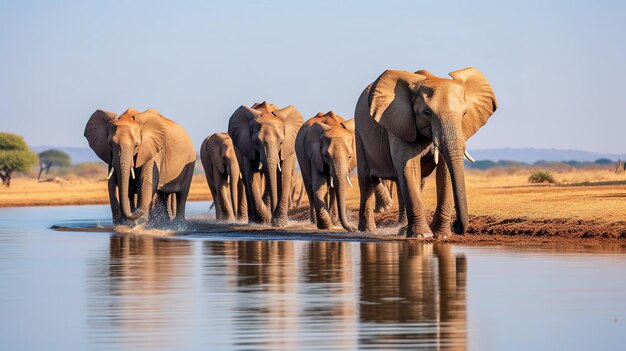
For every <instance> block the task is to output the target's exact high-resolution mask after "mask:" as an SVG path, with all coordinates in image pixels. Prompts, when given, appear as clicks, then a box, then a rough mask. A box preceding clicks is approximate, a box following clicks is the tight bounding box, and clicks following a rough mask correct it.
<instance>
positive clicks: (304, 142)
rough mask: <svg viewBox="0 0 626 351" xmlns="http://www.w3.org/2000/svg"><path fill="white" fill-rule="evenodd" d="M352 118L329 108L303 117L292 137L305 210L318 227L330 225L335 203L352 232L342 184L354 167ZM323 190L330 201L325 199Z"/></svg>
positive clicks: (344, 188)
mask: <svg viewBox="0 0 626 351" xmlns="http://www.w3.org/2000/svg"><path fill="white" fill-rule="evenodd" d="M355 151H356V146H355V143H354V119H351V120H349V121H346V120H345V119H344V118H342V117H341V116H339V115H337V114H335V113H334V112H332V111H330V112H328V113H326V114H322V113H321V112H320V113H318V114H317V115H316V116H314V117H312V118H311V119H309V120H307V121H306V122H305V123H304V124H303V125H302V127H301V128H300V130H299V131H298V135H297V137H296V156H297V158H298V163H299V164H300V170H301V172H302V180H303V182H304V187H305V189H306V191H307V194H308V197H309V211H310V212H309V213H310V215H311V219H313V218H315V220H314V222H315V223H316V224H317V227H318V228H319V229H330V227H331V226H332V224H333V218H332V217H333V215H332V214H331V212H332V211H333V208H334V206H335V202H336V206H337V207H336V209H337V214H338V216H339V220H340V222H341V225H342V226H343V228H344V229H345V230H346V231H349V232H352V231H355V230H356V227H354V226H352V225H351V224H350V223H348V218H347V216H346V191H347V190H346V188H347V187H348V185H349V186H350V187H352V182H351V181H350V177H349V174H350V172H351V171H352V170H353V169H354V168H356V155H355ZM326 194H328V195H329V196H330V198H331V201H325V198H326Z"/></svg>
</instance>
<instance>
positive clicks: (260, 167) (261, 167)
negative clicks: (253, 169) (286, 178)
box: [259, 162, 263, 171]
mask: <svg viewBox="0 0 626 351" xmlns="http://www.w3.org/2000/svg"><path fill="white" fill-rule="evenodd" d="M262 169H263V164H262V163H261V162H259V171H260V170H262Z"/></svg>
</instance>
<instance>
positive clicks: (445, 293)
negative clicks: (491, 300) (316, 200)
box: [359, 243, 467, 350]
mask: <svg viewBox="0 0 626 351" xmlns="http://www.w3.org/2000/svg"><path fill="white" fill-rule="evenodd" d="M466 272H467V261H466V259H465V257H464V256H461V255H459V256H454V255H453V254H452V248H451V246H450V245H447V244H437V245H435V244H421V243H403V244H400V243H397V244H387V245H378V244H375V243H363V244H361V284H360V299H359V300H360V318H361V325H360V328H361V330H360V332H359V334H360V335H359V342H360V343H361V344H363V345H377V347H380V348H383V349H384V348H387V347H391V346H397V345H406V346H409V345H412V346H415V345H421V346H432V347H435V346H437V347H444V348H446V349H458V350H463V349H465V348H466V297H465V295H466V279H467V278H466V276H467V275H466Z"/></svg>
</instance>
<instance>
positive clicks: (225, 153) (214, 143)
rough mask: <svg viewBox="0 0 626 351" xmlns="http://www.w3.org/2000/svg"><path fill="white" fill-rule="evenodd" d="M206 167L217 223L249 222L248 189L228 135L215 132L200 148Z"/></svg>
mask: <svg viewBox="0 0 626 351" xmlns="http://www.w3.org/2000/svg"><path fill="white" fill-rule="evenodd" d="M200 160H201V161H202V167H203V168H204V174H205V175H206V180H207V183H208V184H209V189H210V190H211V195H212V196H213V202H214V203H215V218H216V219H217V220H218V221H230V222H232V221H234V220H235V219H237V220H238V221H247V220H248V209H247V203H246V196H245V190H244V185H243V179H242V175H241V171H240V170H239V163H238V161H237V154H236V150H235V146H234V145H233V141H232V139H231V138H230V136H229V135H228V134H227V133H215V134H212V135H210V136H209V137H207V138H206V139H204V142H203V143H202V147H200Z"/></svg>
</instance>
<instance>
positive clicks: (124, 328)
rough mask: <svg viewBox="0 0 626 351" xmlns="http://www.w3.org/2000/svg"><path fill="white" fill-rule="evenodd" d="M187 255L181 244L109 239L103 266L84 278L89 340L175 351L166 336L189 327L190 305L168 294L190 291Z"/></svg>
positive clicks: (172, 339) (118, 237)
mask: <svg viewBox="0 0 626 351" xmlns="http://www.w3.org/2000/svg"><path fill="white" fill-rule="evenodd" d="M192 253H193V248H192V243H191V242H189V241H186V240H168V239H166V238H158V237H151V236H131V235H113V236H111V238H110V244H109V253H108V258H107V260H108V262H102V261H97V262H94V264H93V265H92V266H93V267H94V268H95V269H96V270H94V271H91V272H89V277H88V284H89V286H90V289H91V293H90V294H89V295H88V296H90V297H93V300H90V301H89V302H88V309H89V325H90V327H91V329H92V331H91V332H92V333H93V336H94V337H95V339H98V337H100V336H101V337H102V338H103V339H105V340H108V337H107V336H110V335H111V334H117V335H119V336H120V337H119V338H118V340H117V341H115V342H119V343H121V344H127V346H132V344H133V343H135V342H137V341H138V340H141V342H142V345H143V346H147V347H149V346H150V345H153V346H155V347H157V346H158V347H161V348H162V347H163V346H164V345H172V346H174V345H176V343H178V342H179V341H178V340H176V339H175V334H172V333H170V332H169V331H171V330H172V328H178V327H184V326H185V325H187V326H189V323H188V322H189V321H188V319H187V318H186V317H185V316H188V315H191V314H193V312H194V306H193V304H194V301H193V300H189V299H186V298H184V297H183V296H184V294H180V293H174V292H179V291H181V290H182V291H185V290H187V289H191V287H190V286H189V283H190V282H191V281H192V279H189V275H190V274H192V273H191V271H192V269H191V262H192ZM99 260H100V259H99ZM103 267H104V269H103ZM130 348H131V349H132V347H130Z"/></svg>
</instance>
